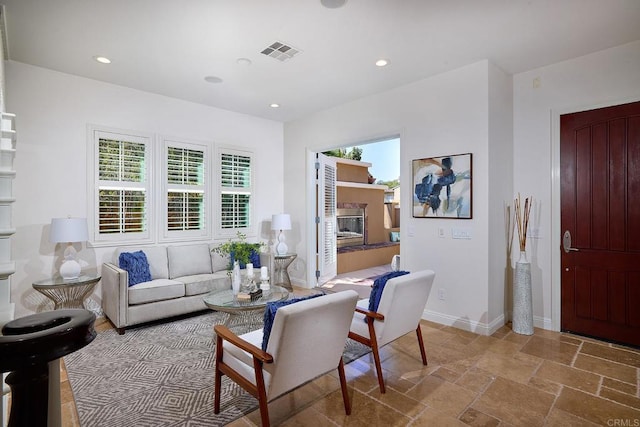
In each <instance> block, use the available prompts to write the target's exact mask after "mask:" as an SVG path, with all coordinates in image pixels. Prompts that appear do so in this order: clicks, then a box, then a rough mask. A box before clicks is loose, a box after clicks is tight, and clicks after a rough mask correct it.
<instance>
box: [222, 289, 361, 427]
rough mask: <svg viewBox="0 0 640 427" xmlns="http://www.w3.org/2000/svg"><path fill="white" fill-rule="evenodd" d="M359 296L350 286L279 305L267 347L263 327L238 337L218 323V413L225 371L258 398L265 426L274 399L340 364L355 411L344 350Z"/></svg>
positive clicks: (342, 382)
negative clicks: (264, 349)
mask: <svg viewBox="0 0 640 427" xmlns="http://www.w3.org/2000/svg"><path fill="white" fill-rule="evenodd" d="M357 300H358V294H357V293H356V292H355V291H351V290H350V291H344V292H338V293H335V294H330V295H323V296H320V297H316V298H311V299H308V300H303V301H300V302H296V303H294V304H290V305H286V306H282V307H280V308H278V310H277V311H276V315H275V317H274V319H273V327H272V328H271V334H270V336H269V341H268V343H267V347H266V351H263V350H262V348H261V345H262V338H263V330H262V329H260V330H257V331H253V332H249V333H247V334H244V335H240V336H237V335H235V334H234V333H233V332H231V331H230V330H229V329H228V328H226V327H225V326H222V325H216V326H215V328H214V329H215V332H216V334H217V341H216V370H215V389H214V390H215V398H214V413H216V414H218V413H220V391H221V388H220V381H221V380H222V376H223V375H227V376H228V377H229V378H230V379H231V380H233V381H235V382H236V383H238V385H240V386H241V387H242V388H244V389H245V390H246V391H248V392H249V393H250V394H252V395H253V396H254V397H255V398H256V399H258V402H259V406H260V417H261V420H262V425H263V426H268V425H269V411H268V407H267V403H268V402H270V401H272V400H274V399H275V398H277V397H279V396H281V395H283V394H285V393H287V392H289V391H291V390H293V389H294V388H296V387H298V386H300V385H302V384H305V383H307V382H309V381H311V380H313V379H315V378H316V377H319V376H320V375H323V374H326V373H327V372H330V371H332V370H334V369H336V368H337V369H338V374H339V377H340V385H341V388H342V398H343V402H344V408H345V412H346V413H347V415H349V414H350V413H351V403H350V400H349V395H348V393H347V382H346V377H345V374H344V364H343V362H342V353H343V351H344V346H345V342H346V340H347V334H348V333H349V325H350V324H351V318H352V317H353V312H354V309H355V306H356V302H357Z"/></svg>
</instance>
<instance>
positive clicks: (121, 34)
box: [0, 0, 640, 122]
mask: <svg viewBox="0 0 640 427" xmlns="http://www.w3.org/2000/svg"><path fill="white" fill-rule="evenodd" d="M0 3H3V4H5V18H6V26H7V33H8V37H7V38H8V45H9V59H11V60H14V61H20V62H24V63H28V64H33V65H37V66H40V67H45V68H50V69H53V70H58V71H62V72H64V73H69V74H75V75H79V76H84V77H88V78H91V79H96V80H101V81H105V82H110V83H114V84H118V85H122V86H127V87H131V88H136V89H140V90H144V91H148V92H153V93H157V94H162V95H166V96H170V97H174V98H180V99H184V100H189V101H193V102H197V103H201V104H206V105H211V106H215V107H219V108H223V109H227V110H231V111H236V112H240V113H246V114H249V115H252V116H258V117H264V118H267V119H273V120H278V121H283V122H286V121H290V120H293V119H296V118H299V117H303V116H305V115H308V114H310V113H313V112H316V111H320V110H323V109H326V108H330V107H332V106H336V105H340V104H343V103H345V102H349V101H351V100H354V99H357V98H360V97H363V96H366V95H369V94H373V93H377V92H381V91H384V90H387V89H390V88H394V87H398V86H400V85H404V84H407V83H410V82H413V81H416V80H420V79H422V78H425V77H428V76H432V75H435V74H438V73H442V72H445V71H448V70H451V69H455V68H458V67H461V66H463V65H466V64H471V63H474V62H477V61H479V60H482V59H489V60H490V61H491V62H493V63H494V64H496V65H497V66H498V67H500V68H502V69H503V70H505V71H506V72H508V73H511V74H514V73H518V72H522V71H526V70H530V69H533V68H537V67H540V66H544V65H547V64H552V63H555V62H559V61H562V60H565V59H569V58H574V57H577V56H581V55H585V54H588V53H591V52H595V51H598V50H602V49H606V48H609V47H612V46H616V45H620V44H624V43H627V42H631V41H635V40H640V0H528V1H525V0H348V1H347V3H346V5H345V6H344V7H342V8H339V9H327V8H324V7H323V6H322V5H321V4H320V0H182V1H176V0H171V1H170V0H0ZM275 41H280V42H284V43H287V44H289V45H291V46H293V47H295V48H297V49H300V50H301V51H302V53H300V54H298V55H297V56H295V57H294V58H293V59H291V60H289V61H287V62H280V61H278V60H276V59H273V58H270V57H267V56H265V55H262V54H260V52H261V51H262V50H263V49H264V48H266V47H267V46H268V45H270V44H271V43H273V42H275ZM96 55H104V56H107V57H109V58H110V59H111V60H112V63H111V64H109V65H103V64H99V63H97V62H96V61H94V60H93V57H94V56H96ZM238 58H248V59H250V60H251V61H252V64H251V65H249V66H247V65H241V64H238V63H237V59H238ZM379 58H386V59H388V60H389V61H390V64H389V65H388V66H387V67H385V68H378V67H376V66H375V65H374V62H375V61H376V60H377V59H379ZM639 72H640V70H639ZM205 76H216V77H219V78H221V79H222V80H223V82H222V83H217V84H211V83H208V82H206V81H205V80H204V77H205ZM271 103H278V104H280V105H281V107H280V108H279V109H273V108H270V107H269V104H271Z"/></svg>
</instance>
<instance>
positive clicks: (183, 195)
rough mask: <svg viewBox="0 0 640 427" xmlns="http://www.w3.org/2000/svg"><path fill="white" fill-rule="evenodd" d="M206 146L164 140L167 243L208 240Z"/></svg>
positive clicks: (164, 207)
mask: <svg viewBox="0 0 640 427" xmlns="http://www.w3.org/2000/svg"><path fill="white" fill-rule="evenodd" d="M207 150H208V148H207V146H206V145H204V144H198V143H187V142H181V141H172V140H164V153H165V154H164V167H163V170H164V186H165V194H164V196H165V197H164V200H165V203H164V205H163V210H164V213H165V227H164V239H165V240H183V239H185V238H186V239H191V238H203V237H207V236H208V229H209V227H208V226H207V220H208V219H207V216H208V212H207V199H208V197H207V194H208V191H207V188H208V186H207V175H208V171H207V165H208V155H207Z"/></svg>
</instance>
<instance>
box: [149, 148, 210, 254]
mask: <svg viewBox="0 0 640 427" xmlns="http://www.w3.org/2000/svg"><path fill="white" fill-rule="evenodd" d="M159 140H160V141H159V142H160V146H161V150H160V151H161V153H160V155H159V156H158V161H159V163H160V164H159V167H158V169H159V170H160V171H161V172H160V174H159V175H160V184H159V185H158V188H160V189H161V190H160V191H161V194H160V197H159V198H160V202H159V203H158V206H157V209H156V212H157V215H158V218H160V219H161V221H160V223H161V227H162V228H161V229H160V230H159V236H160V239H159V240H160V241H161V242H172V241H191V240H210V239H211V228H212V227H211V218H212V216H213V215H212V210H213V207H212V204H211V197H210V194H211V184H210V183H211V179H212V177H211V173H210V171H211V161H210V155H209V152H210V150H209V147H210V146H211V144H210V143H206V142H199V141H191V140H187V139H184V138H172V137H166V136H160V137H159ZM169 147H175V148H181V149H187V150H195V151H202V152H203V168H204V171H203V175H204V176H203V179H204V182H203V185H202V186H197V187H198V188H199V189H200V188H201V189H202V191H203V202H202V203H203V207H204V218H203V222H202V223H203V226H204V227H203V228H202V229H197V230H169V229H168V228H169V227H168V203H169V200H168V193H169V190H170V189H171V188H175V189H176V190H180V189H186V188H187V185H180V184H169V182H168V175H169V171H168V161H167V157H168V151H169Z"/></svg>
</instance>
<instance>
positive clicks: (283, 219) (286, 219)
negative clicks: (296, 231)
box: [271, 213, 291, 255]
mask: <svg viewBox="0 0 640 427" xmlns="http://www.w3.org/2000/svg"><path fill="white" fill-rule="evenodd" d="M271 229H272V230H280V234H278V244H277V245H276V253H277V254H278V255H285V254H286V253H287V250H288V248H287V244H286V243H285V236H284V233H283V232H282V231H283V230H291V216H290V215H289V214H285V213H282V214H276V215H272V216H271Z"/></svg>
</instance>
